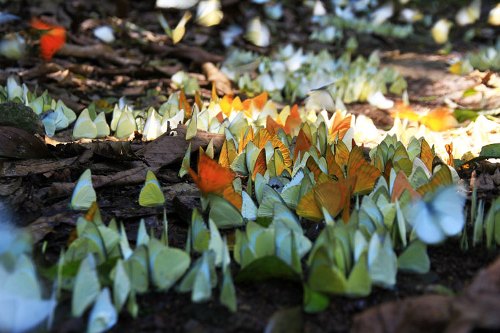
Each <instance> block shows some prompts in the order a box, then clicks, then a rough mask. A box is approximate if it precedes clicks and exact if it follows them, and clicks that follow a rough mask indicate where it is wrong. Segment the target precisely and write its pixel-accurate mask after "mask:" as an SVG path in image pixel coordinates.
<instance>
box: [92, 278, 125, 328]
mask: <svg viewBox="0 0 500 333" xmlns="http://www.w3.org/2000/svg"><path fill="white" fill-rule="evenodd" d="M117 320H118V313H117V312H116V309H115V307H114V306H113V303H111V296H110V292H109V289H108V288H104V289H103V290H102V291H101V293H100V294H99V296H98V297H97V300H96V302H95V304H94V306H93V307H92V311H91V312H90V316H89V323H88V326H87V333H101V332H104V331H107V330H108V329H110V328H111V327H113V326H114V325H115V324H116V322H117Z"/></svg>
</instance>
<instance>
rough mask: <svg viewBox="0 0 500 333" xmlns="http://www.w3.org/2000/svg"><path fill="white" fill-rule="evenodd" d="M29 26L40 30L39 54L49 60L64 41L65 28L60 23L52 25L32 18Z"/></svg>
mask: <svg viewBox="0 0 500 333" xmlns="http://www.w3.org/2000/svg"><path fill="white" fill-rule="evenodd" d="M31 27H32V28H33V29H36V30H39V31H41V32H42V36H41V37H40V55H41V56H42V58H43V59H44V60H45V61H50V60H51V59H52V57H53V56H54V54H55V53H56V52H57V51H59V50H60V49H61V48H62V47H63V45H64V43H66V29H65V28H64V27H62V26H60V25H52V24H48V23H46V22H43V21H42V20H40V19H37V18H33V19H32V20H31Z"/></svg>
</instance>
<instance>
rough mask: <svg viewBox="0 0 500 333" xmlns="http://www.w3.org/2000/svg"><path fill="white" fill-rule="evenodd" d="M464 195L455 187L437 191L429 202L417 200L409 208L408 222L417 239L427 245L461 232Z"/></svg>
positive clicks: (463, 218) (463, 220) (463, 217)
mask: <svg viewBox="0 0 500 333" xmlns="http://www.w3.org/2000/svg"><path fill="white" fill-rule="evenodd" d="M464 203H465V197H464V195H463V194H462V193H461V192H459V191H458V188H457V187H456V186H449V187H445V188H442V189H439V190H438V191H437V192H436V193H435V194H434V195H433V197H432V199H431V201H428V202H426V201H423V200H419V201H417V202H414V203H413V204H412V205H411V207H410V214H409V222H410V223H411V224H412V225H413V228H414V230H415V232H416V234H417V237H418V238H419V239H420V240H421V241H423V242H424V243H427V244H436V243H439V242H442V241H443V240H444V239H445V238H446V237H447V236H454V235H457V234H458V233H460V231H462V229H463V227H464V224H465V215H464Z"/></svg>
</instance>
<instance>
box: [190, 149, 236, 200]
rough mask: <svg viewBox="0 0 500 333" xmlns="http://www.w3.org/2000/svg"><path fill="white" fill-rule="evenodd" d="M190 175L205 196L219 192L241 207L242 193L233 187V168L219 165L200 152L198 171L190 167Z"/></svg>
mask: <svg viewBox="0 0 500 333" xmlns="http://www.w3.org/2000/svg"><path fill="white" fill-rule="evenodd" d="M189 175H190V176H191V178H193V181H194V182H195V183H196V186H198V188H199V189H200V191H201V193H202V194H203V195H204V196H206V195H208V194H210V193H213V194H218V195H221V196H222V197H224V198H225V199H226V200H228V201H229V202H231V203H232V204H233V205H234V206H235V207H237V208H241V195H239V194H238V193H236V191H235V190H234V188H233V180H234V178H235V174H234V172H233V171H231V169H229V168H226V167H223V166H221V165H219V163H217V162H216V161H214V160H213V159H211V158H210V157H209V156H208V155H206V154H205V153H201V152H200V155H199V159H198V172H197V173H196V172H194V170H193V169H191V168H189Z"/></svg>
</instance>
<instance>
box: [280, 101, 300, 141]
mask: <svg viewBox="0 0 500 333" xmlns="http://www.w3.org/2000/svg"><path fill="white" fill-rule="evenodd" d="M300 124H302V119H301V118H300V113H299V106H298V105H297V104H294V105H293V106H292V109H291V110H290V115H289V116H288V117H287V118H286V121H285V128H284V129H285V133H286V134H290V133H291V132H292V131H293V129H294V128H298V127H299V126H300Z"/></svg>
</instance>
